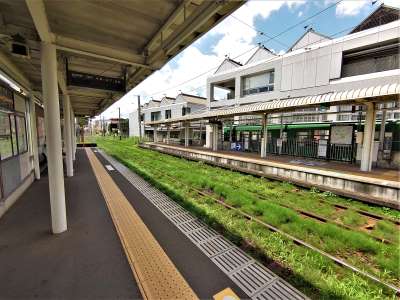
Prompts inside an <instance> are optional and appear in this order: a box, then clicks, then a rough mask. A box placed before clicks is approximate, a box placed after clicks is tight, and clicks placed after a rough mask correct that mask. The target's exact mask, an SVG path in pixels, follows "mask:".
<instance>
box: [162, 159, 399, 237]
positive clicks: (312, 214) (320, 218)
mask: <svg viewBox="0 0 400 300" xmlns="http://www.w3.org/2000/svg"><path fill="white" fill-rule="evenodd" d="M163 163H165V162H164V161H163ZM165 164H166V163H165ZM166 165H167V166H168V164H166ZM158 172H160V170H158ZM203 175H206V174H204V173H203ZM229 184H230V185H231V186H233V187H236V188H242V186H238V185H235V184H233V183H229ZM246 191H247V192H249V193H251V194H253V195H254V196H255V197H257V198H259V199H260V200H264V201H270V202H272V203H274V204H276V205H279V206H281V207H285V208H288V209H291V210H293V211H296V212H297V213H299V214H300V215H301V216H303V217H306V218H309V219H313V220H316V221H319V222H323V223H331V224H334V225H336V226H339V227H341V228H344V229H347V230H350V231H357V232H361V233H364V234H366V235H368V236H369V237H371V238H372V239H374V240H376V241H379V242H382V243H385V244H391V245H396V242H395V241H392V240H390V239H387V238H384V237H382V236H377V235H374V234H372V233H371V232H369V231H368V230H362V229H360V228H358V227H354V226H349V225H346V224H343V223H341V222H338V221H336V220H333V219H329V218H326V217H324V216H321V215H319V214H317V213H315V212H310V211H307V210H304V209H302V208H299V207H295V206H293V205H288V204H283V203H279V202H276V201H271V200H270V199H268V198H267V197H266V196H265V195H263V194H261V193H256V192H254V191H250V190H247V189H246ZM318 201H319V202H321V203H324V204H327V205H329V206H333V207H335V208H338V209H342V210H350V211H354V212H356V213H358V214H360V215H362V216H366V217H368V218H372V219H374V220H386V221H388V222H391V223H393V224H395V225H396V226H398V225H399V224H400V221H398V220H395V219H392V218H388V217H386V216H382V215H377V214H374V213H371V212H367V211H363V210H360V209H354V208H352V207H348V206H345V205H342V204H338V203H334V202H332V201H327V200H324V199H319V200H318Z"/></svg>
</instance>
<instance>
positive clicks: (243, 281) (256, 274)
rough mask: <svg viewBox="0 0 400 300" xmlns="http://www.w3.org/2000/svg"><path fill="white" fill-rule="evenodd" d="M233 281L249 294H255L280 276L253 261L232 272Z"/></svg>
mask: <svg viewBox="0 0 400 300" xmlns="http://www.w3.org/2000/svg"><path fill="white" fill-rule="evenodd" d="M232 279H233V281H234V282H235V283H236V284H237V285H239V286H240V287H241V288H242V289H243V290H244V291H245V292H246V293H247V294H249V295H251V296H253V295H254V294H255V293H256V292H258V291H260V290H261V288H263V287H266V286H267V285H268V284H271V283H272V281H273V280H277V279H278V277H277V276H276V275H275V274H274V273H272V272H271V271H269V270H267V269H265V268H262V267H261V266H260V265H258V264H256V263H252V264H250V265H248V266H246V267H244V268H242V269H240V270H239V271H237V272H235V273H233V274H232Z"/></svg>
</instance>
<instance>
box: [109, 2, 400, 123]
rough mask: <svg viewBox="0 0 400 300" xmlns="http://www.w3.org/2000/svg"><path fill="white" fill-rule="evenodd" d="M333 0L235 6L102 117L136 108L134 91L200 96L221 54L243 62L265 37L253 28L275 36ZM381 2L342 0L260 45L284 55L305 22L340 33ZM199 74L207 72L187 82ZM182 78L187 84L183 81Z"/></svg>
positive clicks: (145, 96)
mask: <svg viewBox="0 0 400 300" xmlns="http://www.w3.org/2000/svg"><path fill="white" fill-rule="evenodd" d="M336 2H337V1H335V0H320V1H304V0H291V1H284V0H282V1H280V0H272V1H271V0H269V1H267V0H253V1H249V2H247V3H246V4H245V5H243V6H242V7H240V8H239V9H238V10H236V11H235V12H234V13H233V17H232V16H228V17H227V18H226V19H224V20H223V21H222V22H221V23H220V24H218V25H217V26H216V27H215V28H213V29H212V30H210V31H209V32H208V33H207V34H205V35H204V36H202V37H201V38H200V39H199V40H197V41H196V42H195V43H194V44H192V45H191V46H189V47H188V48H186V49H185V50H184V51H183V52H182V53H180V54H179V55H177V56H176V57H175V58H174V59H172V60H171V61H170V62H169V63H168V64H166V65H165V66H164V67H163V68H162V69H161V70H159V71H157V72H155V73H154V74H153V75H151V76H150V77H148V78H147V79H146V80H145V81H143V82H142V83H141V84H139V85H138V86H137V87H135V88H134V89H133V90H132V91H131V92H129V93H128V94H127V95H125V96H124V97H123V98H122V99H121V100H120V101H118V102H117V103H115V104H114V105H112V106H111V107H110V108H109V109H108V110H107V111H106V112H105V116H106V118H108V117H113V116H115V114H116V111H117V110H118V107H121V108H122V109H121V111H124V112H125V115H124V116H125V117H126V116H127V114H128V113H130V112H132V111H133V110H134V109H135V107H136V105H135V103H136V98H135V96H134V95H135V94H140V95H142V99H144V101H142V103H143V102H146V101H149V100H150V99H151V98H154V99H160V98H162V97H163V95H168V96H171V97H175V96H176V95H177V94H178V93H179V92H180V91H183V92H186V93H192V94H198V95H202V96H204V95H205V84H206V78H207V76H210V75H211V74H212V73H213V72H214V70H215V69H216V68H217V67H218V65H219V64H220V63H221V62H222V61H223V59H224V56H225V55H228V56H230V57H232V58H234V57H236V56H237V55H238V54H240V53H243V52H246V54H245V55H243V56H241V57H239V58H238V60H239V61H241V62H245V61H246V60H247V58H248V57H249V56H250V55H251V54H252V53H253V51H254V50H253V51H249V49H254V47H255V46H256V45H257V42H260V41H265V40H267V39H268V37H266V36H263V35H260V34H259V33H258V32H257V31H262V32H264V33H265V34H266V35H268V36H275V35H277V34H279V33H281V32H282V31H284V30H285V29H287V28H289V27H291V26H293V25H295V24H297V23H298V22H300V21H302V20H305V19H307V18H308V17H310V16H312V15H314V14H316V13H317V12H319V11H321V10H323V9H324V8H327V7H329V6H331V5H333V4H335V3H336ZM382 2H383V1H377V2H376V3H375V4H372V1H371V0H344V1H342V2H340V3H339V4H337V5H335V6H333V7H331V8H330V9H328V10H326V11H325V12H323V13H321V14H320V15H318V16H316V17H314V18H312V19H311V20H308V21H306V22H305V23H303V24H301V25H299V26H297V27H295V28H294V29H292V30H290V31H288V32H287V33H284V34H282V35H280V36H279V37H277V38H276V40H271V41H269V42H267V43H265V44H264V45H265V46H266V47H268V48H270V49H272V50H274V51H275V52H276V53H280V54H282V53H284V51H285V50H287V48H288V47H290V46H291V45H292V44H293V43H294V42H295V41H296V40H297V39H298V38H299V37H300V36H301V35H302V34H303V33H304V32H305V30H306V29H305V28H304V26H308V28H309V27H312V28H313V29H314V30H316V31H318V32H320V33H322V34H325V35H328V36H331V35H333V34H336V33H338V32H341V31H343V32H341V33H340V34H337V35H335V36H333V38H337V37H340V36H343V35H345V34H347V33H348V32H349V31H350V30H351V28H352V27H354V26H356V25H357V24H359V23H360V22H361V21H362V20H363V19H364V18H365V17H366V16H368V15H369V14H370V13H371V12H372V11H374V10H375V9H376V8H377V7H378V6H379V5H380V3H382ZM384 2H385V4H388V5H392V6H399V3H400V1H395V0H385V1H384ZM239 20H240V21H239ZM255 29H257V31H256V30H255ZM344 30H345V31H344ZM201 73H205V74H204V75H202V76H200V77H199V78H196V79H195V80H191V81H189V82H187V81H188V80H189V79H191V78H193V77H196V76H197V75H199V74H201ZM183 82H185V83H184V84H182V83H183Z"/></svg>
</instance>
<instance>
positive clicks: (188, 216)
mask: <svg viewBox="0 0 400 300" xmlns="http://www.w3.org/2000/svg"><path fill="white" fill-rule="evenodd" d="M169 219H170V220H171V221H172V223H174V224H176V225H178V224H181V223H184V222H189V221H193V220H196V218H195V217H193V216H192V215H191V214H189V213H184V214H182V215H178V216H174V217H172V218H169Z"/></svg>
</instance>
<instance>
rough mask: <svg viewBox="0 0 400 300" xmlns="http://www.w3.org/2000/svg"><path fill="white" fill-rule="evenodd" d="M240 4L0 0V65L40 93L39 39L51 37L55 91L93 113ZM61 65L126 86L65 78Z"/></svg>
mask: <svg viewBox="0 0 400 300" xmlns="http://www.w3.org/2000/svg"><path fill="white" fill-rule="evenodd" d="M243 3H244V1H207V0H165V1H159V0H146V1H143V0H119V1H96V0H81V1H68V0H57V1H54V0H26V1H22V0H21V1H9V0H0V17H1V20H2V22H1V23H2V24H1V25H0V66H1V71H2V72H4V73H6V75H7V76H8V77H11V78H12V79H13V81H15V82H17V83H18V84H19V85H22V86H23V87H24V89H26V90H28V91H30V90H33V91H37V92H38V95H40V92H41V88H42V83H41V73H40V70H41V68H40V42H41V41H44V42H48V43H53V44H55V45H56V47H57V50H58V51H57V52H58V59H59V64H58V67H59V76H58V77H59V78H58V79H59V87H60V90H61V92H62V93H63V94H66V93H68V94H69V95H70V97H71V101H72V107H73V109H74V111H75V113H76V114H77V115H90V116H93V115H96V114H99V113H101V112H102V111H103V110H105V109H106V108H107V107H108V106H109V105H111V104H112V103H114V102H115V101H117V100H118V99H119V98H120V97H121V96H123V94H124V93H125V91H127V90H130V89H131V88H133V87H135V86H136V85H138V84H139V83H140V82H142V81H143V80H144V79H146V78H147V77H148V76H149V75H150V74H151V73H152V72H154V71H155V70H157V69H159V68H161V67H162V66H163V65H164V64H165V63H166V62H168V60H170V59H171V58H172V57H174V56H175V55H176V54H178V53H179V52H180V51H182V50H183V49H184V48H185V47H187V46H188V45H190V44H191V43H192V42H193V41H194V40H196V39H197V38H198V37H200V36H201V35H202V34H204V33H205V32H207V31H208V30H209V29H211V28H212V27H213V26H214V25H216V24H217V23H218V22H220V21H221V20H222V19H223V18H224V17H226V16H227V15H229V14H230V13H231V12H232V11H234V10H235V9H237V8H238V7H239V6H241V5H242V4H243ZM15 43H18V44H19V45H24V46H25V45H26V46H28V47H29V50H28V53H27V55H16V54H15V52H14V51H12V47H11V46H12V45H13V44H15ZM13 52H14V53H13ZM67 71H74V72H78V73H85V74H91V75H95V76H103V77H111V78H115V79H118V80H121V82H122V83H126V85H125V88H124V89H123V90H117V91H115V90H105V89H99V88H93V87H92V88H88V87H86V86H84V87H82V86H79V87H78V86H73V85H72V84H70V85H68V83H70V82H68V81H67V76H66V74H67ZM99 78H100V77H99ZM100 79H101V78H100ZM39 97H40V96H39Z"/></svg>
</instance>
